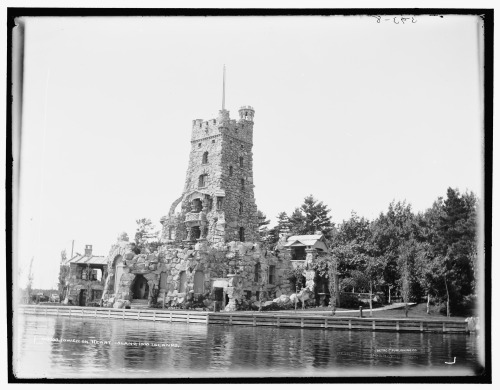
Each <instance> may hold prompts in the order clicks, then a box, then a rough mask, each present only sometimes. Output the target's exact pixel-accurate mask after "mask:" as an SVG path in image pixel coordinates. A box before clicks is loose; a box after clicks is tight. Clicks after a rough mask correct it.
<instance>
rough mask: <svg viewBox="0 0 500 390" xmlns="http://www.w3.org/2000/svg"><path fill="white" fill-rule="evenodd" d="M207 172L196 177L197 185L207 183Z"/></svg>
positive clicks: (201, 185) (200, 185)
mask: <svg viewBox="0 0 500 390" xmlns="http://www.w3.org/2000/svg"><path fill="white" fill-rule="evenodd" d="M207 176H208V175H207V174H203V175H200V177H199V179H198V187H205V186H206V185H207Z"/></svg>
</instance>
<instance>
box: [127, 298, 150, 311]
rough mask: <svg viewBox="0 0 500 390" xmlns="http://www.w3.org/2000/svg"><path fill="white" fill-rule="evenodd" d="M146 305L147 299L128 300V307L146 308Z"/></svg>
mask: <svg viewBox="0 0 500 390" xmlns="http://www.w3.org/2000/svg"><path fill="white" fill-rule="evenodd" d="M148 307H149V306H148V300H147V299H132V300H131V301H130V308H131V309H147V308H148Z"/></svg>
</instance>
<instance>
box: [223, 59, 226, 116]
mask: <svg viewBox="0 0 500 390" xmlns="http://www.w3.org/2000/svg"><path fill="white" fill-rule="evenodd" d="M225 105H226V64H224V68H223V71H222V110H225Z"/></svg>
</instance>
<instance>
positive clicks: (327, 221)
mask: <svg viewBox="0 0 500 390" xmlns="http://www.w3.org/2000/svg"><path fill="white" fill-rule="evenodd" d="M300 210H301V211H302V213H303V214H304V217H305V218H304V226H303V233H302V234H315V233H316V232H318V231H319V232H321V234H323V235H325V237H326V238H327V239H330V238H331V230H332V228H333V223H332V218H331V217H330V216H329V213H330V211H331V210H330V209H329V208H328V207H327V206H326V205H325V204H323V202H320V201H318V200H316V199H315V198H314V197H313V196H312V195H309V196H307V197H306V198H305V199H304V203H302V206H300Z"/></svg>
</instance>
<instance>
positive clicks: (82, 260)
mask: <svg viewBox="0 0 500 390" xmlns="http://www.w3.org/2000/svg"><path fill="white" fill-rule="evenodd" d="M66 264H85V265H86V264H90V265H107V264H108V262H107V261H106V256H93V255H92V256H85V255H76V256H73V258H71V259H69V260H68V261H67V262H66Z"/></svg>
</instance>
